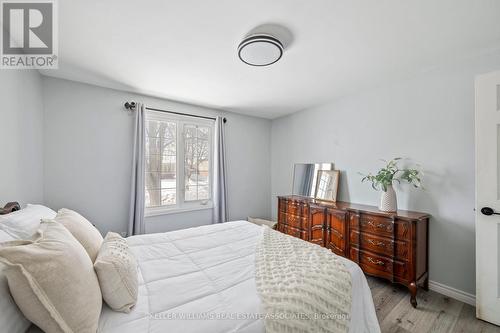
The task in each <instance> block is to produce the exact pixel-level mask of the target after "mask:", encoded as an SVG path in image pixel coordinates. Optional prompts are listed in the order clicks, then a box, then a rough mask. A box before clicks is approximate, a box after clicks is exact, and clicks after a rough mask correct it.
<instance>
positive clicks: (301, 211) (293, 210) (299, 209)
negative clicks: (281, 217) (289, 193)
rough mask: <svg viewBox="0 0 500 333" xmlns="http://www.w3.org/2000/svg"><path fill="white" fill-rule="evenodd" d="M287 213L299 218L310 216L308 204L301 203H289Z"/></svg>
mask: <svg viewBox="0 0 500 333" xmlns="http://www.w3.org/2000/svg"><path fill="white" fill-rule="evenodd" d="M286 213H287V214H292V215H299V216H307V215H308V214H309V208H308V206H307V204H306V203H303V202H300V201H291V200H288V201H287V205H286Z"/></svg>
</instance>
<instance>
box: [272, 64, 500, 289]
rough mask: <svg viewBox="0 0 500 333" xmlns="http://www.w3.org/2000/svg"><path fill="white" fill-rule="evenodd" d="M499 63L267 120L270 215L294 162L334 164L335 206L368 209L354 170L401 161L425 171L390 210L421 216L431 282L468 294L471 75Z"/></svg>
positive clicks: (464, 67) (463, 67)
mask: <svg viewBox="0 0 500 333" xmlns="http://www.w3.org/2000/svg"><path fill="white" fill-rule="evenodd" d="M499 68H500V55H498V54H495V55H490V56H483V57H480V58H476V59H469V60H466V61H461V62H460V63H454V64H449V65H447V66H445V67H442V68H440V69H433V70H432V71H430V72H428V73H426V74H421V75H418V76H417V77H414V78H411V79H407V80H405V81H402V82H398V83H397V84H390V85H384V86H380V87H378V88H375V89H372V90H371V91H367V92H364V93H359V94H355V95H352V96H348V97H345V98H343V99H340V100H337V101H336V102H332V103H330V104H328V105H324V106H321V107H317V108H313V109H310V110H306V111H303V112H299V113H296V114H293V115H291V116H287V117H284V118H280V119H277V120H274V121H273V123H272V134H271V136H272V140H271V141H272V148H271V153H272V158H271V164H272V168H271V169H272V175H271V178H272V195H273V196H272V209H273V216H274V217H275V216H276V205H277V204H276V195H279V194H289V193H290V191H291V187H292V179H291V178H292V168H293V164H294V163H296V162H327V161H332V162H335V165H336V168H337V169H340V170H342V171H343V172H342V174H341V184H340V199H342V200H346V201H351V202H355V203H365V204H374V205H376V204H377V203H378V200H379V195H380V194H379V193H377V192H375V191H373V190H372V189H371V187H370V185H369V184H367V183H365V184H362V183H361V177H360V176H359V175H358V172H364V173H366V172H370V171H372V172H373V171H376V170H378V168H380V167H381V165H382V164H381V162H380V161H379V159H381V158H385V159H391V158H393V157H397V156H402V157H409V158H411V159H413V160H414V161H415V162H418V163H420V164H421V165H422V166H423V168H424V169H425V171H426V173H425V177H424V185H425V188H426V189H425V191H422V190H413V189H410V188H408V186H398V188H397V192H398V201H399V207H400V208H403V209H412V210H419V211H424V212H429V213H431V214H432V216H433V218H432V220H431V221H430V278H431V280H434V281H437V282H440V283H443V284H446V285H448V286H452V287H455V288H457V289H460V290H463V291H466V292H469V293H472V294H474V293H475V292H474V291H475V273H474V272H475V262H474V260H475V259H474V258H475V254H474V247H475V244H474V76H475V75H476V74H479V73H483V72H488V71H491V70H494V69H499Z"/></svg>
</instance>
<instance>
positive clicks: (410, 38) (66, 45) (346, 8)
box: [43, 0, 500, 118]
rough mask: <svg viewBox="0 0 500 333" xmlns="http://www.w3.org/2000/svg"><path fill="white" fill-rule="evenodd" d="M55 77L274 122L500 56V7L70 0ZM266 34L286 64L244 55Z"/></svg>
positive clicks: (345, 0)
mask: <svg viewBox="0 0 500 333" xmlns="http://www.w3.org/2000/svg"><path fill="white" fill-rule="evenodd" d="M58 3H59V59H60V66H59V70H45V71H43V74H44V75H49V76H55V77H60V78H66V79H71V80H75V81H82V82H87V83H91V84H96V85H100V86H105V87H110V88H116V89H122V90H127V91H133V92H139V93H144V94H148V95H153V96H158V97H164V98H168V99H173V100H178V101H183V102H188V103H194V104H199V105H204V106H209V107H215V108H220V109H224V110H229V111H234V112H239V113H245V114H249V115H255V116H260V117H266V118H276V117H279V116H282V115H285V114H288V113H293V112H296V111H298V110H301V109H304V108H307V107H311V106H315V105H318V104H322V103H325V102H327V101H329V100H332V99H335V98H338V97H340V96H342V95H345V94H348V93H352V92H354V91H356V90H358V89H362V88H363V87H366V86H369V85H373V84H379V83H381V82H382V81H385V80H391V79H394V78H397V77H401V76H405V75H412V74H415V73H419V72H421V71H425V70H427V69H428V68H432V67H433V66H435V65H438V64H442V63H444V62H447V61H450V60H455V59H456V58H457V57H469V56H473V55H475V54H478V53H480V52H485V51H488V50H491V49H495V48H498V47H500V1H498V0H412V1H410V0H408V1H401V0H376V1H373V0H252V1H237V0H217V1H207V0H197V1H194V0H182V1H172V0H147V1H138V0H106V1H103V0H71V1H69V0H65V1H59V2H58ZM262 24H279V25H281V26H283V27H285V28H287V29H288V30H290V32H291V33H292V34H293V40H292V41H291V44H290V45H288V47H287V49H286V50H285V54H284V56H283V58H282V59H281V60H280V61H279V62H278V63H276V64H274V65H272V66H269V67H251V66H248V65H245V64H243V63H242V62H241V61H240V60H239V59H238V57H237V52H236V48H237V46H238V44H239V42H240V41H241V40H242V38H243V37H244V36H245V35H246V34H247V33H248V32H250V31H251V30H252V29H254V28H255V27H257V26H259V25H262Z"/></svg>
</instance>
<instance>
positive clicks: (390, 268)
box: [277, 196, 430, 307]
mask: <svg viewBox="0 0 500 333" xmlns="http://www.w3.org/2000/svg"><path fill="white" fill-rule="evenodd" d="M429 217H430V216H429V215H428V214H425V213H418V212H410V211H403V210H400V211H398V212H394V213H386V212H381V211H379V210H378V209H377V207H374V206H368V205H358V204H351V203H348V202H336V203H333V202H332V203H330V202H322V201H318V200H315V199H312V198H308V197H301V196H281V197H278V225H277V229H278V230H279V231H281V232H283V233H286V234H288V235H292V236H294V237H298V238H301V239H303V240H306V241H309V242H311V243H315V244H318V245H320V246H324V247H326V248H328V249H331V250H332V251H333V252H334V253H336V254H338V255H340V256H343V257H346V258H349V259H351V260H352V261H355V262H356V263H358V264H359V266H360V267H361V269H362V270H363V271H364V272H365V273H366V274H369V275H373V276H378V277H382V278H385V279H387V280H389V281H391V282H393V283H400V284H402V285H405V286H406V287H407V288H408V289H409V290H410V293H411V298H410V301H411V304H412V305H413V307H416V306H417V300H416V295H417V286H422V287H423V288H424V289H425V290H427V289H428V284H429V266H428V253H429V251H428V244H429Z"/></svg>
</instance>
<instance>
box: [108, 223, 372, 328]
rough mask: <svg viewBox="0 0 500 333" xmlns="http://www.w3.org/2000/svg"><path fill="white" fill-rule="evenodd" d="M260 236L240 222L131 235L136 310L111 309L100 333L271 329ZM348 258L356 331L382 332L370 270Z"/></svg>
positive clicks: (256, 229) (352, 322) (257, 230)
mask: <svg viewBox="0 0 500 333" xmlns="http://www.w3.org/2000/svg"><path fill="white" fill-rule="evenodd" d="M260 234H261V227H259V226H257V225H254V224H251V223H248V222H246V221H236V222H228V223H223V224H216V225H208V226H202V227H197V228H191V229H185V230H179V231H173V232H168V233H159V234H148V235H140V236H132V237H129V238H127V240H128V244H129V246H130V248H131V250H132V252H133V253H134V255H135V256H136V259H137V262H138V265H139V284H140V286H139V296H138V301H137V305H136V306H135V307H134V308H133V309H132V311H131V312H130V313H121V312H115V311H112V310H111V309H110V308H108V307H107V306H106V305H104V306H103V310H102V314H101V317H100V321H99V329H98V332H103V333H115V332H116V333H132V332H134V333H135V332H151V333H154V332H183V333H192V332H211V333H218V332H242V333H256V332H264V331H265V329H264V321H263V319H262V318H261V316H260V313H261V309H262V306H261V302H260V299H259V296H258V293H257V290H256V285H255V279H254V256H255V248H256V244H257V241H258V239H259V237H260ZM332 255H333V254H332ZM339 258H340V257H339ZM341 260H342V261H343V263H344V265H345V267H346V268H347V270H348V271H349V273H350V274H351V278H352V303H351V320H350V324H349V331H350V332H380V328H379V325H378V321H377V317H376V314H375V309H374V305H373V300H372V296H371V292H370V289H369V287H368V284H367V281H366V279H365V276H364V275H363V272H362V271H361V269H360V268H359V267H358V266H357V264H355V263H354V262H352V261H350V260H348V259H345V258H341Z"/></svg>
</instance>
